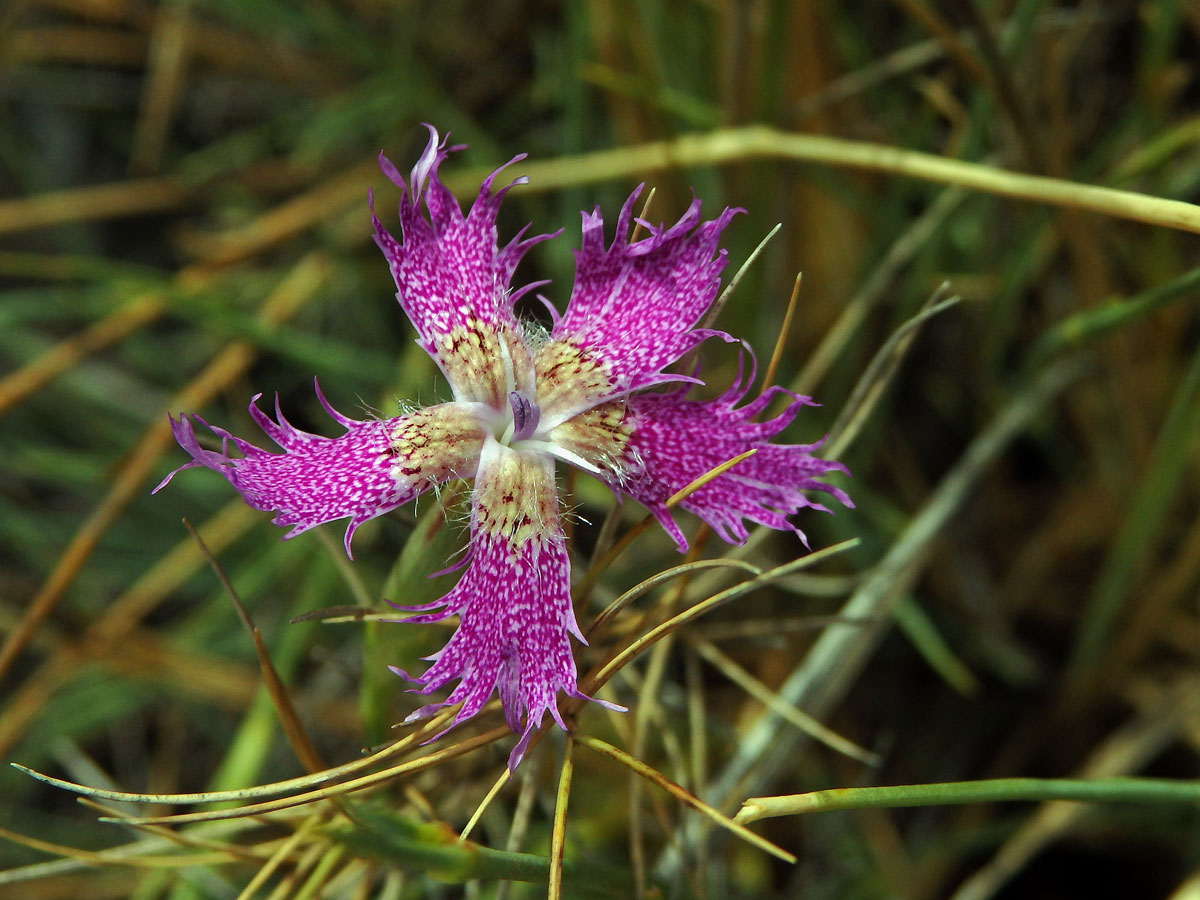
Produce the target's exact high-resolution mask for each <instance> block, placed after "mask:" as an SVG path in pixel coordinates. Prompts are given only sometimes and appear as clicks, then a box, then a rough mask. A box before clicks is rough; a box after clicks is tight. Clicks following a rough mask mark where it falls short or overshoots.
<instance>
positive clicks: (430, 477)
mask: <svg viewBox="0 0 1200 900" xmlns="http://www.w3.org/2000/svg"><path fill="white" fill-rule="evenodd" d="M261 396H262V395H261V394H256V395H255V396H254V398H253V399H252V400H251V401H250V415H251V417H252V418H253V419H254V421H255V423H257V425H258V426H259V428H261V429H262V430H263V432H265V433H266V435H267V437H269V438H270V439H271V440H272V441H274V442H275V443H276V444H278V445H279V446H280V447H281V448H282V449H283V450H284V452H283V453H271V452H269V451H267V450H263V449H262V448H260V447H256V446H255V445H254V444H252V443H250V442H249V441H246V440H243V439H242V438H239V437H235V436H234V435H232V434H230V433H229V432H228V431H226V430H225V429H224V428H217V427H215V426H212V425H209V424H208V423H207V422H205V421H204V420H203V419H201V418H200V417H199V416H194V415H193V416H186V415H184V416H180V417H179V419H178V420H175V419H172V420H171V430H172V431H173V432H174V434H175V440H176V441H178V442H179V445H180V446H181V447H183V449H184V450H186V451H188V453H190V454H191V455H192V461H191V462H188V463H185V464H184V465H182V466H180V467H179V468H178V469H176V470H175V471H174V472H171V473H170V474H169V475H167V477H166V478H164V479H163V480H162V482H160V483H159V485H158V487H156V488H155V489H154V492H155V493H157V492H158V491H160V490H161V489H162V488H164V487H166V485H167V483H168V482H169V481H170V480H171V479H172V478H173V477H174V476H175V475H176V474H177V473H178V472H181V471H183V470H184V469H191V468H195V467H196V466H204V467H206V468H209V469H212V470H213V471H215V472H219V473H220V474H221V475H223V476H224V477H225V479H226V480H227V481H228V482H229V483H230V484H232V485H233V486H234V488H236V489H237V491H238V492H239V493H240V494H241V495H242V499H244V500H245V501H246V503H248V504H249V505H250V506H251V507H252V508H253V509H262V510H274V511H276V516H275V518H274V519H272V521H273V522H274V523H275V524H276V525H281V526H284V527H290V528H291V530H290V531H289V532H288V533H287V535H286V537H289V538H291V537H295V536H296V535H298V534H302V533H303V532H305V531H308V530H309V529H310V528H313V527H314V526H316V525H320V524H322V523H324V522H330V521H333V520H335V519H344V518H347V517H348V518H349V519H350V522H349V524H348V525H347V527H346V536H345V545H346V555H347V556H351V557H353V554H352V553H351V551H350V541H351V538H353V537H354V532H355V530H357V528H358V526H359V525H361V524H362V523H363V522H366V521H368V520H370V519H373V518H375V517H376V516H381V515H383V514H384V513H386V512H390V511H391V510H393V509H395V508H396V507H398V506H403V505H404V504H405V503H407V502H408V501H409V500H412V499H413V498H414V497H416V496H417V495H418V494H420V493H422V492H423V491H424V490H426V489H427V488H429V487H432V486H433V485H435V484H440V483H441V482H444V481H447V480H449V479H450V478H455V477H464V478H469V477H471V476H472V475H473V474H474V472H475V463H476V460H477V458H478V454H479V450H478V448H479V446H480V445H481V444H482V441H483V431H482V429H481V428H480V426H479V424H478V423H477V422H476V421H475V419H474V418H473V417H472V416H470V414H469V412H468V411H465V410H464V409H463V408H462V407H460V406H457V405H455V404H450V403H446V404H442V405H441V406H432V407H429V408H427V409H423V410H420V411H418V412H417V413H414V414H413V415H411V416H400V417H398V418H394V419H386V420H376V419H370V420H366V421H358V420H355V419H350V418H348V417H346V416H343V415H342V414H341V413H339V412H338V411H337V410H335V409H334V408H333V407H332V406H330V405H329V403H328V401H326V399H325V397H324V395H322V394H321V390H320V387H319V386H318V387H317V397H318V399H320V401H321V404H322V406H324V408H325V411H326V412H328V413H329V415H330V416H331V417H333V419H334V420H335V421H337V422H338V423H339V424H340V425H342V427H344V428H345V429H346V433H345V434H344V435H342V436H341V437H338V438H328V437H322V436H321V435H318V434H310V433H309V432H307V431H301V430H300V429H299V428H296V427H294V426H293V425H292V424H291V423H290V422H288V420H287V419H286V418H284V415H283V411H282V410H280V408H279V400H278V398H276V401H275V419H274V420H272V419H271V418H270V417H269V416H268V415H267V414H266V413H264V412H263V411H262V410H261V409H259V408H258V400H259V398H260V397H261ZM196 422H199V423H200V424H201V425H204V426H206V427H207V428H209V430H211V431H212V432H213V433H214V434H215V435H216V436H217V437H219V438H221V443H222V447H221V450H220V451H216V450H208V449H206V448H204V447H203V446H201V444H200V441H199V439H198V438H197V437H196V431H195V423H196ZM230 442H232V443H233V445H234V446H235V447H236V448H237V449H238V450H239V451H240V452H241V457H231V456H230V455H229V443H230ZM431 442H432V443H433V448H434V452H432V453H431V452H430V450H429V445H430V443H431Z"/></svg>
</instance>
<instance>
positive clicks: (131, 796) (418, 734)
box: [10, 709, 454, 806]
mask: <svg viewBox="0 0 1200 900" xmlns="http://www.w3.org/2000/svg"><path fill="white" fill-rule="evenodd" d="M453 714H454V710H453V709H448V710H443V711H442V712H441V713H439V714H438V715H436V716H433V717H432V718H430V719H429V720H428V721H427V722H426V723H425V725H424V727H422V728H419V729H416V730H414V731H413V732H412V733H410V734H408V735H405V736H404V737H403V738H401V739H400V740H398V741H395V742H393V743H391V744H388V745H387V746H386V747H384V748H383V749H381V750H379V751H377V752H375V753H373V754H371V755H370V756H366V757H363V758H362V759H356V760H353V761H352V762H348V763H343V764H342V765H340V766H333V767H331V768H328V769H323V770H322V771H320V772H316V773H313V774H311V775H301V776H298V777H296V778H288V779H285V780H283V781H275V782H271V783H270V784H261V785H258V786H256V787H252V788H236V789H233V790H226V791H199V792H195V793H185V794H147V793H135V792H131V791H113V790H107V789H104V788H93V787H89V786H88V785H85V784H76V783H75V782H73V781H66V780H65V779H62V778H55V777H54V776H52V775H46V774H43V773H42V772H38V771H36V770H34V769H30V768H29V767H27V766H23V765H21V764H19V763H10V765H11V766H12V767H13V768H14V769H17V770H19V771H21V772H24V773H25V774H26V775H29V776H30V777H31V778H36V779H37V780H38V781H42V782H45V783H46V784H49V785H52V786H54V787H57V788H62V789H63V790H67V791H71V792H73V793H76V794H83V795H85V796H88V797H94V798H98V799H103V800H119V801H122V802H126V803H163V804H169V805H172V806H180V805H185V804H187V805H191V804H198V803H242V802H244V801H246V800H253V799H256V798H259V797H271V796H275V795H276V794H286V793H289V792H290V791H298V790H303V789H305V788H311V787H314V786H315V785H318V784H324V783H326V782H329V781H335V780H337V779H340V778H344V777H345V776H347V775H352V774H354V773H355V772H361V771H362V770H363V769H369V768H371V767H373V766H376V765H378V764H379V763H381V762H383V761H384V760H387V759H390V758H391V757H393V756H396V755H397V754H399V753H403V752H404V751H406V750H409V749H411V748H412V747H414V746H416V745H417V744H419V743H420V741H421V739H422V738H424V737H425V736H427V735H428V734H429V733H431V732H432V733H435V734H436V733H437V731H440V730H441V729H442V728H443V727H444V726H446V725H447V724H449V721H450V719H451V718H452V717H453Z"/></svg>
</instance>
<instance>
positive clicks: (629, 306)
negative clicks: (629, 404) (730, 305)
mask: <svg viewBox="0 0 1200 900" xmlns="http://www.w3.org/2000/svg"><path fill="white" fill-rule="evenodd" d="M640 192H641V188H638V190H636V191H634V192H633V194H632V195H631V196H630V197H629V199H628V200H626V201H625V205H624V206H623V207H622V209H621V213H620V215H619V217H618V219H617V228H616V237H615V238H614V239H613V242H612V244H611V245H610V246H608V247H606V246H605V244H604V240H605V239H604V220H603V218H602V217H601V215H600V212H599V210H596V211H593V212H592V213H585V214H584V216H583V243H582V246H581V248H580V249H579V250H578V251H577V252H576V254H575V286H574V289H573V290H572V292H571V300H570V303H569V304H568V306H567V309H566V312H564V313H563V315H562V317H561V318H560V319H559V320H558V321H557V322H556V323H555V325H554V330H553V332H552V333H551V338H552V341H553V342H562V343H563V344H565V345H567V347H569V348H570V349H569V350H561V349H560V350H553V351H552V352H553V353H554V354H555V355H556V356H559V357H563V356H566V357H570V358H572V359H573V360H574V359H579V360H582V363H581V364H580V365H579V367H580V368H582V370H583V371H584V372H585V373H586V375H587V376H588V378H589V380H590V381H593V382H595V384H594V385H589V386H588V390H589V391H590V393H591V394H592V397H591V400H592V403H598V402H602V401H604V400H608V399H611V398H612V397H614V396H616V395H617V394H618V393H619V392H628V391H633V390H637V389H638V388H643V387H647V386H649V385H652V384H657V383H659V382H662V381H664V380H666V379H667V378H668V377H670V376H664V375H663V374H662V370H663V368H664V367H665V366H667V365H669V364H671V363H673V362H675V361H676V360H677V359H679V358H680V357H681V356H683V355H684V354H685V353H687V352H688V351H689V350H691V349H692V348H693V347H695V346H696V345H697V344H698V343H700V342H701V341H703V340H704V339H706V338H708V337H712V336H714V335H718V334H721V333H720V332H716V331H712V330H709V329H697V328H696V327H695V326H696V323H697V322H699V321H700V319H701V317H703V315H704V313H705V311H707V310H708V308H709V307H710V306H711V305H712V303H713V301H714V300H715V299H716V296H717V289H718V288H719V286H720V283H719V277H720V274H721V270H722V269H723V268H724V267H725V251H724V250H722V249H720V248H719V246H718V242H719V240H720V236H721V232H722V231H724V230H725V227H726V226H727V225H728V224H729V222H730V220H731V219H732V218H733V217H734V215H736V214H737V213H738V212H740V210H736V209H726V210H725V211H724V212H722V213H721V215H720V216H718V217H717V218H716V219H713V220H710V221H706V222H702V221H701V220H700V201H699V200H698V199H693V201H692V204H691V205H690V206H689V207H688V210H687V212H685V213H684V214H683V217H682V218H680V220H679V221H678V222H676V223H675V224H674V225H672V226H670V227H666V226H665V225H664V226H658V227H655V226H652V225H649V224H648V223H641V224H642V225H644V226H645V227H646V229H647V230H648V231H649V236H648V237H645V238H643V239H641V240H639V241H635V242H633V243H630V242H629V237H628V236H629V229H630V226H631V224H632V222H633V207H634V203H635V202H636V200H637V198H638V195H639V193H640ZM541 368H542V367H539V374H540V370H541ZM545 368H547V369H548V368H549V367H548V366H546V367H545ZM595 369H599V370H600V372H601V373H602V375H603V378H600V377H598V376H597V375H596V374H595V373H594V371H593V370H595ZM582 390H583V388H582V387H581V386H580V385H575V386H574V390H573V392H563V393H564V396H563V398H562V401H561V402H560V403H559V404H557V405H556V404H553V403H551V402H549V401H548V400H544V399H542V398H541V397H539V402H541V403H542V406H543V409H544V410H547V415H550V416H552V417H554V418H555V420H556V421H560V420H562V419H563V418H566V417H569V416H570V415H572V414H574V413H576V412H579V411H580V410H582V409H583V408H586V406H584V405H582V404H581V402H580V399H581V396H582V393H581V392H582ZM568 394H570V396H568ZM548 407H549V409H547V408H548ZM557 413H561V415H556V414H557Z"/></svg>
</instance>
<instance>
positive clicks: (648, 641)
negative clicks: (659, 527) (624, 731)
mask: <svg viewBox="0 0 1200 900" xmlns="http://www.w3.org/2000/svg"><path fill="white" fill-rule="evenodd" d="M858 544H859V540H858V538H852V539H850V540H847V541H842V542H840V543H837V544H833V545H832V546H830V547H825V548H823V549H821V550H817V551H816V552H814V553H810V554H808V555H807V556H802V557H800V558H799V559H794V560H792V561H791V562H788V563H784V564H783V565H781V566H776V567H775V568H774V569H768V570H767V571H766V572H763V573H762V574H761V575H757V576H755V577H754V578H751V579H749V580H748V581H744V582H742V583H741V584H738V585H735V586H734V587H731V588H727V589H726V590H723V591H721V592H720V593H717V594H714V595H713V596H711V597H709V598H708V599H707V600H702V601H700V602H699V603H697V604H695V605H693V606H690V607H688V608H687V609H685V610H684V611H683V612H681V613H679V614H678V615H676V616H673V617H672V618H670V619H668V620H667V621H665V622H663V623H662V624H661V625H658V626H657V627H655V628H653V629H651V630H650V631H648V632H646V633H645V634H643V635H642V636H641V637H639V638H638V639H637V640H635V641H634V642H633V643H631V644H630V645H629V646H627V647H626V648H625V649H624V650H622V651H621V652H620V653H618V654H617V655H616V656H614V657H613V658H612V659H610V660H609V661H608V662H606V663H605V664H604V665H603V666H601V667H600V668H599V669H596V670H595V671H594V672H592V673H589V674H588V676H587V678H586V679H584V682H585V683H584V684H581V685H580V688H581V690H583V692H584V693H587V694H594V693H595V692H596V691H597V690H598V689H599V688H600V687H601V686H602V685H603V684H605V683H606V682H607V681H608V680H609V679H610V678H612V677H613V675H615V674H616V673H617V672H619V671H620V670H621V669H622V668H623V667H624V666H625V665H627V664H628V663H629V661H630V660H631V659H633V658H634V657H635V656H637V655H638V654H639V653H641V652H642V651H643V650H645V649H646V648H647V647H649V646H651V645H652V644H654V643H655V642H657V641H659V640H661V639H662V638H664V637H666V636H667V635H668V634H670V633H671V632H672V631H674V630H675V629H676V628H678V627H679V626H680V625H683V624H686V623H687V622H690V621H692V620H693V619H696V618H698V617H700V616H702V615H704V614H705V613H707V612H711V611H712V610H714V609H716V608H717V607H718V606H722V605H723V604H725V603H728V602H729V601H730V600H734V599H736V598H738V597H741V596H744V595H745V594H748V593H750V592H751V591H754V590H757V589H758V588H760V587H763V586H764V585H768V584H770V583H771V582H772V581H775V580H776V579H778V578H783V577H784V576H786V575H790V574H792V573H793V572H798V571H800V570H802V569H807V568H809V567H810V566H815V565H816V564H817V563H820V562H823V561H824V560H826V559H828V558H829V557H831V556H835V555H837V554H838V553H842V552H844V551H846V550H851V549H853V548H854V547H857V546H858Z"/></svg>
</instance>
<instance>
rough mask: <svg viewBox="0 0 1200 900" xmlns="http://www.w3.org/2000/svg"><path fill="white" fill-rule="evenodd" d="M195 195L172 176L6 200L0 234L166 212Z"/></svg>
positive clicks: (0, 213)
mask: <svg viewBox="0 0 1200 900" xmlns="http://www.w3.org/2000/svg"><path fill="white" fill-rule="evenodd" d="M193 197H194V194H193V192H192V191H189V190H188V189H186V188H184V187H183V186H182V185H180V184H179V183H178V182H177V181H175V180H174V179H172V178H142V179H134V180H130V181H120V182H117V183H116V184H98V185H95V186H92V187H84V188H68V189H66V190H61V191H50V192H48V193H45V194H38V195H37V196H36V197H22V198H19V199H15V200H3V201H0V235H3V234H14V233H17V232H25V231H31V230H33V229H35V228H46V227H48V226H50V225H63V224H66V223H68V222H92V221H95V220H97V219H119V218H124V217H127V216H145V215H151V214H154V213H164V212H168V211H170V210H175V209H179V208H180V207H182V206H186V205H187V204H188V203H189V202H191V200H192V199H193Z"/></svg>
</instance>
